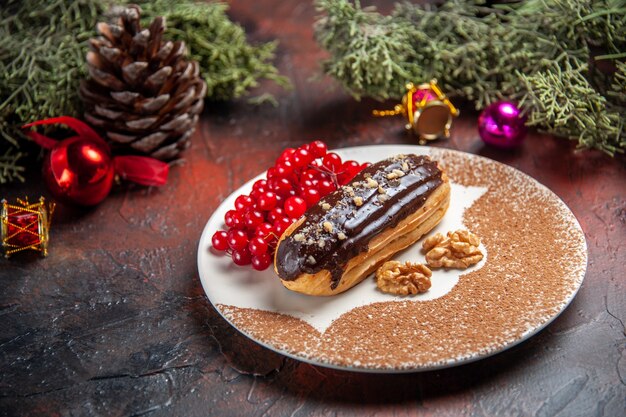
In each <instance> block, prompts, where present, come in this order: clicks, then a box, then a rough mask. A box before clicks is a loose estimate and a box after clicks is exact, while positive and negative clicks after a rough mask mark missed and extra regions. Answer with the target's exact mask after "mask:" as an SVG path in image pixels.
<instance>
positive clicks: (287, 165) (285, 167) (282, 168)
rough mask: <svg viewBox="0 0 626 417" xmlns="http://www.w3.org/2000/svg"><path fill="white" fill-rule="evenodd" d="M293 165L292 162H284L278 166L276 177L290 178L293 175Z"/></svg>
mask: <svg viewBox="0 0 626 417" xmlns="http://www.w3.org/2000/svg"><path fill="white" fill-rule="evenodd" d="M293 169H294V167H293V164H292V163H291V162H290V161H283V162H281V163H279V164H277V165H276V176H277V177H279V178H289V177H291V175H292V174H293Z"/></svg>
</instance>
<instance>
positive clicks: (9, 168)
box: [0, 149, 25, 184]
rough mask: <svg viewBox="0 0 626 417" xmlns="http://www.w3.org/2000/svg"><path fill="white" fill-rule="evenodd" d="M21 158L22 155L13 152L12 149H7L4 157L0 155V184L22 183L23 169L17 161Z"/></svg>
mask: <svg viewBox="0 0 626 417" xmlns="http://www.w3.org/2000/svg"><path fill="white" fill-rule="evenodd" d="M23 156H24V155H23V154H22V153H20V152H15V151H14V150H13V149H7V151H6V152H5V153H4V155H0V184H5V183H7V182H13V181H21V182H24V177H23V176H22V173H23V172H24V169H25V168H24V167H23V166H20V165H19V160H20V158H22V157H23Z"/></svg>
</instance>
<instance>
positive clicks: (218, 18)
mask: <svg viewBox="0 0 626 417" xmlns="http://www.w3.org/2000/svg"><path fill="white" fill-rule="evenodd" d="M113 3H114V0H7V1H5V2H4V4H3V6H2V8H0V39H2V42H0V155H4V156H3V157H2V158H4V159H2V163H3V164H5V165H2V166H1V167H0V169H3V170H4V171H1V172H2V173H3V174H2V177H1V179H0V180H1V181H10V180H12V179H20V178H21V176H20V175H19V173H20V172H22V171H23V168H24V167H21V166H18V165H19V162H18V159H19V158H15V156H16V155H20V153H19V152H18V148H19V145H20V143H21V142H23V141H24V140H26V139H25V138H24V137H23V136H22V135H21V132H20V129H19V127H20V126H21V125H22V124H24V123H26V122H29V121H33V120H38V119H44V118H47V117H53V116H59V115H69V116H80V114H81V113H82V106H81V102H80V100H79V97H78V85H79V82H80V80H81V79H82V78H84V77H85V76H86V74H87V69H86V65H85V54H86V53H87V49H88V48H87V40H88V39H89V38H90V37H93V36H95V35H96V33H95V27H96V23H97V22H98V21H100V20H102V19H105V12H106V11H108V10H109V9H110V8H111V5H112V4H113ZM119 3H121V4H127V3H140V4H141V5H142V7H143V8H144V9H145V12H146V13H144V17H145V18H146V19H152V18H154V17H155V16H157V15H164V16H165V17H166V20H167V25H168V28H169V29H168V31H167V32H166V34H165V36H166V37H167V36H171V37H172V38H175V39H181V40H184V41H185V42H186V44H187V46H188V48H189V50H190V55H191V57H192V58H193V59H196V60H198V61H199V62H200V66H201V68H202V75H203V77H204V78H205V79H206V81H207V85H208V86H209V89H208V92H207V96H208V97H210V98H212V99H216V100H227V99H232V98H236V97H240V96H242V95H244V94H247V93H248V92H249V91H250V89H251V88H253V87H255V86H257V85H258V82H259V80H260V79H269V80H272V81H275V82H276V83H278V84H279V85H282V86H288V84H289V83H288V81H287V79H286V78H285V77H283V76H281V75H279V74H278V70H277V69H276V68H275V67H274V66H273V65H272V63H271V61H272V60H273V58H274V50H275V47H276V44H275V43H273V42H268V43H265V44H261V45H258V46H257V45H252V44H250V43H248V41H247V39H246V36H245V32H244V30H243V28H241V26H239V25H237V24H235V23H233V22H232V21H230V19H229V18H228V16H227V15H226V13H225V11H226V8H227V6H226V5H224V4H222V3H206V2H196V1H194V0H181V1H178V2H171V1H167V0H156V1H148V0H139V1H133V0H118V4H119ZM259 100H267V99H266V97H265V96H263V95H262V96H261V98H260V99H259ZM8 155H10V157H9V156H8ZM7 158H8V159H7ZM11 158H15V159H11ZM16 169H17V171H16Z"/></svg>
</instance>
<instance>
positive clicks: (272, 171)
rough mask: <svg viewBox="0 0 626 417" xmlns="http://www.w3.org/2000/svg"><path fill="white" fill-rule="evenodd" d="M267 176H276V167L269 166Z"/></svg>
mask: <svg viewBox="0 0 626 417" xmlns="http://www.w3.org/2000/svg"><path fill="white" fill-rule="evenodd" d="M265 176H266V177H267V179H268V180H269V179H270V178H274V177H275V176H276V168H274V167H271V168H268V169H267V172H266V173H265Z"/></svg>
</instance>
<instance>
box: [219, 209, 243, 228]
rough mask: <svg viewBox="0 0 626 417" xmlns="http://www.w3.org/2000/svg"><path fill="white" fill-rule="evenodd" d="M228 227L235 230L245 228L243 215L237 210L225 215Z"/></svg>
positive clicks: (229, 211)
mask: <svg viewBox="0 0 626 417" xmlns="http://www.w3.org/2000/svg"><path fill="white" fill-rule="evenodd" d="M224 223H226V226H228V227H230V228H234V229H241V228H243V224H244V223H243V215H242V214H241V213H240V212H238V211H236V210H228V211H227V212H226V214H225V215H224Z"/></svg>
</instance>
